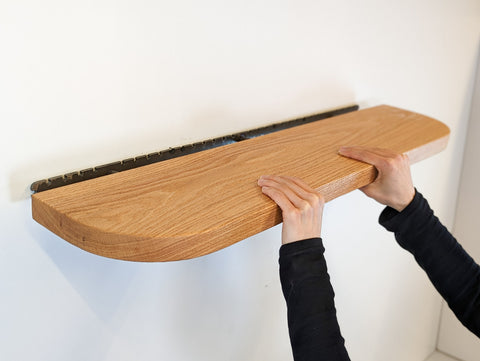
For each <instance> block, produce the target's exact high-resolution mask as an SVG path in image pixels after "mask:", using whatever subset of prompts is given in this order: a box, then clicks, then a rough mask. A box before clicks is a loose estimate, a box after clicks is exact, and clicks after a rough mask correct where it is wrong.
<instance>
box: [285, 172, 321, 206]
mask: <svg viewBox="0 0 480 361" xmlns="http://www.w3.org/2000/svg"><path fill="white" fill-rule="evenodd" d="M283 177H284V178H285V179H286V180H288V181H289V184H290V185H291V187H292V189H293V190H294V191H295V192H296V193H297V194H298V195H299V196H300V197H301V198H303V199H306V200H308V201H310V202H311V203H314V202H318V201H320V202H321V203H325V200H324V198H323V196H322V194H321V193H320V192H318V191H317V190H316V189H313V188H312V187H311V186H310V185H309V184H307V183H306V182H305V181H304V180H303V179H301V178H297V177H289V176H283Z"/></svg>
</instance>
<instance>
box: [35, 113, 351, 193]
mask: <svg viewBox="0 0 480 361" xmlns="http://www.w3.org/2000/svg"><path fill="white" fill-rule="evenodd" d="M358 109H359V106H358V105H352V106H348V107H344V108H339V109H335V110H331V111H327V112H323V113H319V114H314V115H310V116H307V117H303V118H297V119H294V120H289V121H285V122H281V123H275V124H272V125H268V126H265V127H260V128H255V129H252V130H247V131H244V132H239V133H235V134H230V135H226V136H223V137H218V138H213V139H208V140H204V141H201V142H197V143H193V144H188V145H183V146H180V147H175V148H169V149H166V150H162V151H159V152H154V153H150V154H145V155H141V156H137V157H134V158H129V159H124V160H121V161H118V162H113V163H109V164H104V165H100V166H96V167H93V168H88V169H84V170H80V171H78V172H72V173H67V174H64V175H60V176H55V177H51V178H48V179H43V180H39V181H36V182H34V183H32V185H31V186H30V189H31V190H32V191H33V192H34V193H38V192H43V191H46V190H49V189H54V188H58V187H62V186H66V185H69V184H73V183H78V182H82V181H85V180H89V179H94V178H99V177H102V176H105V175H109V174H113V173H118V172H122V171H125V170H129V169H134V168H138V167H142V166H144V165H149V164H153V163H157V162H162V161H164V160H168V159H173V158H177V157H181V156H184V155H188V154H193V153H197V152H201V151H204V150H207V149H212V148H217V147H221V146H223V145H227V144H231V143H236V142H241V141H243V140H247V139H251V138H255V137H259V136H261V135H265V134H269V133H274V132H277V131H280V130H283V129H288V128H293V127H296V126H299V125H303V124H307V123H312V122H316V121H319V120H323V119H327V118H331V117H334V116H337V115H341V114H345V113H350V112H353V111H356V110H358Z"/></svg>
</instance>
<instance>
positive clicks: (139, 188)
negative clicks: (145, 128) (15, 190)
mask: <svg viewBox="0 0 480 361" xmlns="http://www.w3.org/2000/svg"><path fill="white" fill-rule="evenodd" d="M449 132H450V131H449V129H448V127H447V126H445V125H444V124H442V123H440V122H439V121H437V120H434V119H432V118H429V117H426V116H423V115H420V114H417V113H413V112H409V111H406V110H402V109H398V108H394V107H390V106H378V107H374V108H369V109H365V110H360V111H357V112H353V113H348V114H344V115H340V116H336V117H333V118H330V119H326V120H322V121H319V122H315V123H310V124H306V125H301V126H298V127H295V128H291V129H286V130H282V131H279V132H277V133H272V134H267V135H264V136H260V137H258V138H253V139H249V140H245V141H242V142H239V143H234V144H229V145H225V146H222V147H220V148H214V149H210V150H206V151H203V152H200V153H195V154H191V155H186V156H182V157H180V158H175V159H171V160H167V161H164V162H160V163H156V164H152V165H147V166H144V167H140V168H136V169H132V170H128V171H124V172H121V173H117V174H112V175H108V176H104V177H101V178H97V179H92V180H88V181H84V182H80V183H76V184H72V185H68V186H64V187H60V188H57V189H52V190H48V191H44V192H41V193H37V194H34V195H33V196H32V213H33V218H34V219H35V220H36V221H37V222H38V223H40V224H42V225H43V226H45V227H46V228H48V229H49V230H51V231H52V232H54V233H55V234H57V235H58V236H60V237H62V238H63V239H65V240H67V241H68V242H70V243H72V244H74V245H76V246H78V247H80V248H82V249H84V250H86V251H88V252H92V253H95V254H98V255H101V256H105V257H110V258H116V259H123V260H130V261H147V262H152V261H174V260H181V259H188V258H193V257H199V256H202V255H205V254H208V253H211V252H215V251H217V250H220V249H222V248H225V247H227V246H229V245H232V244H234V243H236V242H238V241H241V240H243V239H245V238H247V237H249V236H252V235H254V234H256V233H259V232H261V231H264V230H266V229H268V228H270V227H272V226H274V225H276V224H278V223H279V222H281V214H280V212H279V210H278V208H277V206H276V205H275V204H274V203H273V202H272V201H271V200H270V199H269V198H268V197H266V196H264V195H263V194H262V193H261V190H260V188H259V187H258V186H257V180H258V178H259V177H260V176H261V175H263V174H284V175H291V176H297V177H300V178H303V179H304V180H305V181H306V182H307V183H309V184H310V185H312V186H313V187H314V188H316V189H318V190H319V191H320V192H322V194H323V195H324V197H325V199H326V200H327V201H329V200H332V199H334V198H336V197H338V196H340V195H342V194H345V193H347V192H350V191H352V190H354V189H357V188H360V187H362V186H364V185H366V184H368V183H370V182H372V181H373V180H374V178H375V175H376V171H375V169H374V168H373V167H372V166H371V165H368V164H365V163H361V162H357V161H354V160H351V159H346V158H344V157H341V156H339V155H338V154H337V151H338V149H339V148H340V146H342V145H366V146H375V147H382V148H390V149H393V150H395V151H397V152H402V153H407V154H408V155H409V156H410V159H411V161H412V162H418V161H420V160H422V159H424V158H427V157H429V156H431V155H434V154H436V153H438V152H440V151H441V150H443V149H444V148H445V147H446V145H447V142H448V136H449Z"/></svg>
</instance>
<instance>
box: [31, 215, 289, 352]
mask: <svg viewBox="0 0 480 361" xmlns="http://www.w3.org/2000/svg"><path fill="white" fill-rule="evenodd" d="M28 228H29V233H30V234H31V235H32V237H34V239H36V240H37V242H38V243H39V245H40V246H41V248H42V249H43V250H44V251H45V253H46V254H47V255H48V256H49V257H50V259H51V260H52V262H53V263H54V264H55V265H56V267H57V269H58V270H59V271H60V272H61V273H62V274H63V276H64V277H65V279H66V280H67V281H68V283H69V284H70V285H71V287H72V288H74V289H75V291H76V292H77V293H78V295H79V296H80V297H81V298H82V299H83V300H84V301H85V303H86V304H87V305H88V307H89V308H90V309H91V310H92V312H93V313H94V314H95V315H96V317H97V318H98V319H99V320H100V321H101V323H102V324H105V325H106V326H107V328H108V329H110V331H111V332H112V334H113V335H115V337H117V338H118V339H123V338H124V337H127V336H126V335H125V333H127V334H128V338H129V342H131V343H133V344H137V343H139V344H146V346H149V345H150V344H155V345H156V346H155V348H156V349H161V350H162V351H161V352H167V351H168V352H175V357H176V359H177V358H178V359H195V360H210V359H222V358H223V359H230V357H232V355H235V357H234V359H238V360H240V359H242V357H241V356H242V355H244V356H245V357H244V358H243V359H249V355H250V353H251V352H252V350H250V349H245V345H252V344H255V340H258V339H259V338H261V337H262V334H263V333H265V330H264V329H262V328H258V327H257V328H255V329H252V327H251V325H254V324H255V325H258V324H261V325H266V327H265V328H268V325H271V321H270V320H266V321H261V320H263V319H265V317H270V316H271V315H270V313H266V312H265V309H271V307H272V304H271V298H273V299H275V300H277V301H278V302H283V298H282V296H281V293H280V292H281V291H280V288H279V282H278V279H277V268H278V265H277V253H278V247H279V239H278V237H279V235H278V234H277V233H278V232H271V233H270V235H271V237H268V236H267V237H265V234H262V235H261V236H254V237H252V238H250V239H248V240H245V241H242V242H239V243H237V244H235V245H233V246H231V247H228V248H227V249H225V250H222V251H219V252H216V253H213V254H210V255H207V256H204V257H200V258H195V259H192V260H186V261H177V262H167V263H138V262H127V261H119V260H113V259H108V258H104V257H100V256H96V255H93V254H90V253H87V252H85V251H83V250H81V249H79V248H77V247H75V246H72V245H70V244H69V243H68V242H66V241H64V240H62V239H60V238H58V237H57V236H55V235H53V234H52V233H50V232H49V231H47V230H45V229H43V228H42V227H40V226H38V225H36V224H34V223H33V221H32V222H29V226H28ZM272 275H274V276H275V279H273V277H272ZM272 295H273V296H272ZM72 312H75V310H74V309H72ZM269 315H270V316H269ZM90 327H94V325H89V326H87V328H90ZM132 330H134V332H133V331H132ZM219 334H221V335H224V336H222V338H223V339H227V340H231V343H228V344H222V345H218V337H219ZM160 340H161V341H160ZM163 349H165V350H163ZM250 356H251V355H250Z"/></svg>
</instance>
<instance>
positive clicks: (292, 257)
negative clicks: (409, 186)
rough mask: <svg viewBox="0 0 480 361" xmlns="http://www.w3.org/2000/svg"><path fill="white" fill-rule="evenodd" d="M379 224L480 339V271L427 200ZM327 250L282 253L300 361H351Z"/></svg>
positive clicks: (290, 248)
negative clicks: (330, 272)
mask: <svg viewBox="0 0 480 361" xmlns="http://www.w3.org/2000/svg"><path fill="white" fill-rule="evenodd" d="M379 222H380V224H381V225H383V226H384V227H385V228H386V229H387V230H389V231H392V232H394V233H395V238H396V240H397V242H398V243H399V244H400V246H401V247H403V248H404V249H406V250H407V251H409V252H410V253H412V254H413V256H414V257H415V259H416V261H417V262H418V264H419V265H420V266H421V267H422V268H423V269H424V270H425V272H426V273H427V275H428V277H429V278H430V280H431V281H432V283H433V285H434V286H435V288H436V289H437V290H438V292H439V293H440V294H441V295H442V297H443V298H444V299H445V300H446V301H447V303H448V305H449V306H450V308H451V309H452V310H453V312H454V313H455V315H456V316H457V317H458V319H459V320H460V321H461V322H462V323H463V324H464V325H465V327H467V328H468V329H469V330H470V331H472V332H473V333H474V334H475V335H477V336H478V337H480V267H479V266H478V265H477V264H476V263H475V261H474V260H473V259H472V258H471V257H470V256H469V255H468V254H467V253H466V252H465V251H464V249H463V248H462V247H461V246H460V244H459V243H458V242H457V241H456V240H455V238H454V237H453V236H452V235H451V234H450V232H448V230H447V229H446V228H445V227H444V226H443V225H442V224H441V223H440V221H439V220H438V218H437V217H435V215H434V214H433V211H432V210H431V208H430V206H429V205H428V202H427V201H426V200H425V198H423V196H422V195H421V194H420V193H418V192H416V193H415V197H414V199H413V200H412V202H411V203H410V204H409V205H408V206H407V207H406V208H405V209H404V210H403V211H402V212H397V211H396V210H394V209H392V208H390V207H387V208H385V210H384V211H383V212H382V213H381V215H380V219H379ZM324 251H325V249H324V247H323V244H322V240H321V239H320V238H312V239H308V240H304V241H300V242H294V243H289V244H286V245H283V246H282V247H281V248H280V259H279V263H280V280H281V283H282V290H283V294H284V296H285V300H286V302H287V309H288V328H289V333H290V341H291V344H292V351H293V355H294V359H295V361H313V360H315V361H321V360H328V361H337V360H342V361H345V360H350V358H349V356H348V353H347V351H346V349H345V345H344V339H343V337H342V335H341V333H340V327H339V325H338V321H337V317H336V310H335V303H334V291H333V288H332V285H331V283H330V278H329V276H328V272H327V265H326V262H325V258H324V256H323V253H324Z"/></svg>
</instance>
